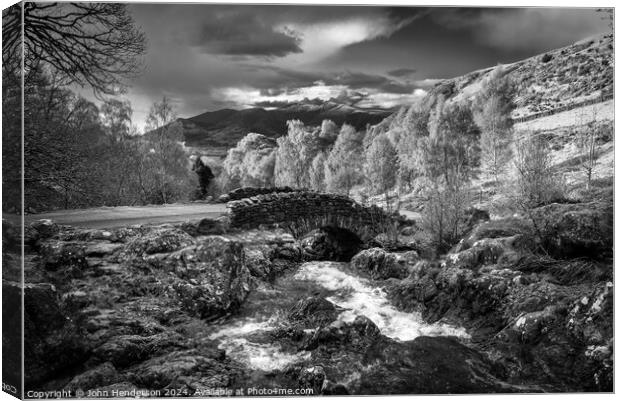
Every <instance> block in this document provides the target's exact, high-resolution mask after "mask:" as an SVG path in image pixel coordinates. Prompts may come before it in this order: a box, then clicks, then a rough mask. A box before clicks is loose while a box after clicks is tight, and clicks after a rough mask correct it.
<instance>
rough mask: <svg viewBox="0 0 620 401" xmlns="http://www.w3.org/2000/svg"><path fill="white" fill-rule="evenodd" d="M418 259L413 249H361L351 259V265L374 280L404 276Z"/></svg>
mask: <svg viewBox="0 0 620 401" xmlns="http://www.w3.org/2000/svg"><path fill="white" fill-rule="evenodd" d="M418 260H419V257H418V254H417V252H415V251H408V252H402V253H393V252H386V251H385V250H384V249H382V248H371V249H366V250H363V251H362V252H360V253H358V254H357V255H355V256H354V257H353V259H351V267H352V268H354V269H355V270H357V271H359V272H361V273H364V274H366V275H369V276H370V277H371V278H372V279H374V280H385V279H388V278H399V279H402V278H405V277H407V276H408V275H409V272H410V269H411V267H412V266H413V265H414V264H415V262H416V261H418Z"/></svg>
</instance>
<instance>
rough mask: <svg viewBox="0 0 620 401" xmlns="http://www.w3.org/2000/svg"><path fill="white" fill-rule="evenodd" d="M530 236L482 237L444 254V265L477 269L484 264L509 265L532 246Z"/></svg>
mask: <svg viewBox="0 0 620 401" xmlns="http://www.w3.org/2000/svg"><path fill="white" fill-rule="evenodd" d="M534 246H535V245H534V242H533V241H532V240H531V238H528V237H526V236H523V235H514V236H512V237H502V238H484V239H480V240H478V241H476V242H474V243H473V244H472V245H471V247H469V248H467V249H465V250H463V251H460V252H458V253H450V254H448V255H447V256H446V260H445V262H444V266H445V267H456V268H459V269H477V268H479V267H481V266H484V265H492V264H493V265H494V264H499V265H510V264H513V263H515V262H517V261H518V260H519V258H520V255H521V254H522V253H523V252H524V251H530V250H532V249H533V248H534Z"/></svg>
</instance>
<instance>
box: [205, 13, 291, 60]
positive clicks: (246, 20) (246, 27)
mask: <svg viewBox="0 0 620 401" xmlns="http://www.w3.org/2000/svg"><path fill="white" fill-rule="evenodd" d="M300 42H301V40H300V39H299V38H298V37H297V36H295V33H294V32H293V31H291V30H290V29H287V28H286V27H282V28H279V29H277V28H275V27H273V26H272V25H271V22H269V21H265V20H264V19H262V18H261V16H260V14H252V15H248V13H243V12H241V13H239V12H235V11H234V10H233V11H232V12H226V13H224V14H215V13H214V14H210V16H209V17H208V18H206V20H205V21H203V22H202V27H201V29H200V35H199V38H198V40H197V42H196V45H197V46H199V47H200V48H201V49H202V51H204V52H205V53H212V54H224V55H239V56H277V57H283V56H286V55H287V54H290V53H301V52H302V49H301V48H300V47H299V44H300Z"/></svg>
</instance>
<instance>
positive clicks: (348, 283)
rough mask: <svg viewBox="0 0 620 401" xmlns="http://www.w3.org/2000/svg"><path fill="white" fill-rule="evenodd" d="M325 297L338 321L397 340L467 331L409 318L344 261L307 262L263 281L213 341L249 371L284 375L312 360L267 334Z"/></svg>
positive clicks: (217, 329)
mask: <svg viewBox="0 0 620 401" xmlns="http://www.w3.org/2000/svg"><path fill="white" fill-rule="evenodd" d="M313 295H314V296H317V295H318V296H322V297H324V298H325V299H327V300H328V301H330V302H331V303H333V304H335V305H336V306H337V307H338V308H339V312H340V313H339V316H338V320H339V321H341V322H345V323H346V322H352V321H353V320H355V318H356V317H357V316H360V315H361V316H365V317H367V318H369V319H370V320H372V322H374V323H375V324H376V325H377V327H378V328H379V329H380V331H381V333H382V334H383V335H385V336H387V337H389V338H391V339H394V340H397V341H409V340H413V339H415V338H416V337H419V336H456V337H460V338H468V334H467V332H466V331H465V330H464V329H462V328H456V327H453V326H449V325H446V324H427V323H425V322H424V321H423V320H422V318H421V316H420V315H419V314H417V313H405V312H401V311H398V310H397V309H396V308H395V307H394V306H392V305H391V304H390V303H389V301H388V299H387V297H386V294H385V293H384V291H383V290H382V289H381V288H380V287H379V285H378V284H377V283H374V282H372V281H371V280H368V279H365V278H361V277H359V276H357V275H356V274H355V273H353V272H352V271H350V270H349V268H348V264H347V263H342V262H323V261H321V262H307V263H303V264H301V265H300V266H299V267H297V268H296V270H293V271H290V272H288V273H287V274H285V275H284V276H282V277H280V278H278V279H277V280H276V281H275V282H274V283H271V284H269V283H264V282H261V284H260V286H259V288H257V289H256V290H255V291H253V292H252V294H251V295H250V296H249V297H248V299H247V300H246V302H245V304H244V306H243V307H242V309H241V310H240V311H239V313H238V314H237V315H236V316H235V317H234V318H232V319H229V320H227V321H226V322H224V323H222V324H220V325H217V326H215V327H214V328H213V329H214V330H213V332H211V333H209V338H210V339H211V340H215V341H217V342H218V347H219V348H220V349H224V350H225V351H226V354H227V355H228V356H229V357H230V358H232V359H234V360H237V361H239V362H241V363H243V364H245V365H246V366H247V367H249V368H251V369H255V370H260V371H263V372H271V371H276V370H283V369H285V368H286V367H287V366H289V365H291V364H293V363H298V362H302V361H304V360H308V359H309V358H310V352H308V351H301V352H300V351H298V350H295V349H286V347H283V346H282V345H280V344H274V343H273V340H272V338H271V337H269V336H267V335H265V334H266V333H267V332H269V331H270V330H274V329H276V328H277V327H278V326H279V325H280V324H281V323H283V322H285V321H286V319H287V313H288V311H289V310H290V309H291V307H293V306H294V305H295V304H296V303H297V302H298V301H299V300H300V299H303V298H306V297H309V296H313Z"/></svg>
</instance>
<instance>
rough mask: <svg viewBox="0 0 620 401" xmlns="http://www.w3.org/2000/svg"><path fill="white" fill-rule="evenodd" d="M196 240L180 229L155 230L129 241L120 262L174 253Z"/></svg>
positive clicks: (120, 256)
mask: <svg viewBox="0 0 620 401" xmlns="http://www.w3.org/2000/svg"><path fill="white" fill-rule="evenodd" d="M194 242H195V240H194V238H193V237H191V236H190V235H189V234H187V233H186V232H185V231H182V230H180V229H178V228H161V229H155V230H152V231H150V232H147V233H145V234H144V235H140V236H136V237H134V238H132V239H131V240H129V242H128V243H127V244H126V245H125V247H124V248H123V250H122V251H121V253H120V255H119V259H120V260H131V259H134V258H141V257H142V258H143V257H144V256H146V255H152V254H157V253H168V252H173V251H176V250H178V249H181V248H185V247H187V246H189V245H192V244H193V243H194Z"/></svg>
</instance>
